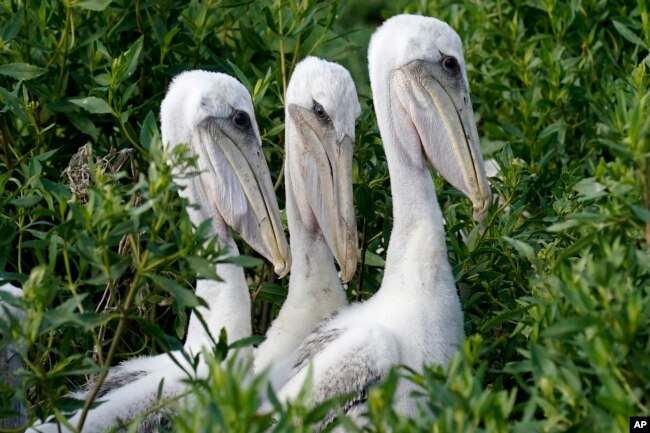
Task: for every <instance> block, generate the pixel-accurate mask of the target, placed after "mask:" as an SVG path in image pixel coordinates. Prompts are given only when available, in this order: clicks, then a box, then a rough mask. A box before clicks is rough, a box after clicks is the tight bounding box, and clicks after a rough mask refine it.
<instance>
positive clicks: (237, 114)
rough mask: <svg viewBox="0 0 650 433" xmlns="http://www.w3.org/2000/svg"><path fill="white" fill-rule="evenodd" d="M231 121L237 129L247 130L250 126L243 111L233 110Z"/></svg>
mask: <svg viewBox="0 0 650 433" xmlns="http://www.w3.org/2000/svg"><path fill="white" fill-rule="evenodd" d="M230 118H231V119H232V122H233V123H234V124H235V125H237V127H238V128H242V129H244V128H248V126H249V125H250V123H251V121H250V119H249V118H248V114H246V113H245V112H243V111H239V110H235V111H234V112H233V113H232V115H231V116H230Z"/></svg>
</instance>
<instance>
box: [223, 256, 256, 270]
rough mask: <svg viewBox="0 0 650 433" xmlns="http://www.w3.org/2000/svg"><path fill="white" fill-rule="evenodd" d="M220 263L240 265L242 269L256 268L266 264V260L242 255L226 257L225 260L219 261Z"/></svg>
mask: <svg viewBox="0 0 650 433" xmlns="http://www.w3.org/2000/svg"><path fill="white" fill-rule="evenodd" d="M219 263H230V264H233V265H239V266H241V267H242V268H254V267H255V266H259V265H261V264H262V263H264V260H262V259H258V258H255V257H250V256H243V255H242V256H231V257H226V258H225V259H222V260H219Z"/></svg>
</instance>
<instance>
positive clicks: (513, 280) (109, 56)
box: [0, 0, 650, 432]
mask: <svg viewBox="0 0 650 433" xmlns="http://www.w3.org/2000/svg"><path fill="white" fill-rule="evenodd" d="M403 11H407V12H416V13H423V14H426V15H432V16H436V17H439V18H441V19H443V20H445V21H447V22H449V23H450V24H451V25H452V27H453V28H455V29H456V30H457V31H458V32H459V34H460V35H461V37H462V39H463V41H464V44H465V56H466V61H467V65H468V76H469V80H470V85H471V92H472V99H473V102H474V109H475V112H476V115H477V116H478V118H479V131H480V134H481V136H482V147H483V151H484V155H485V156H486V158H494V159H495V160H496V161H497V163H498V166H499V168H500V175H499V177H495V178H493V179H492V188H493V191H494V192H495V193H496V194H498V196H499V202H498V203H497V204H495V205H494V206H493V208H492V209H491V211H490V213H489V215H488V216H487V218H486V220H485V221H484V222H483V223H481V224H476V223H474V222H473V221H472V219H471V209H470V205H469V203H468V201H467V200H466V199H464V198H462V197H461V195H460V194H459V193H458V192H456V191H455V190H453V189H452V188H450V187H449V186H447V185H445V184H444V182H443V181H442V180H441V179H439V178H437V179H436V187H437V190H438V193H439V199H440V201H441V205H442V207H443V211H444V214H445V218H446V221H447V225H446V228H447V233H448V239H449V252H450V260H451V261H452V265H453V269H454V271H455V275H456V279H457V283H458V286H459V289H460V293H461V297H462V301H463V308H464V311H465V319H466V334H467V335H468V338H467V341H466V343H465V347H464V349H463V350H462V353H460V354H459V356H458V357H457V358H456V359H454V361H453V362H452V363H451V365H450V366H449V367H448V368H447V369H446V370H444V371H443V370H442V369H440V368H437V367H434V366H431V367H430V368H427V369H426V370H425V371H424V374H422V375H412V374H411V373H409V372H405V371H402V370H399V373H400V374H404V375H407V376H409V377H411V379H412V380H415V381H416V382H417V383H419V384H421V392H422V393H423V394H424V395H426V396H427V397H428V398H427V401H428V402H429V404H428V410H427V411H425V412H423V414H422V416H420V417H418V418H416V419H412V420H405V419H401V418H400V417H398V416H396V415H395V414H394V413H393V411H392V410H391V407H390V399H391V395H392V390H393V389H394V386H395V380H396V377H397V376H396V375H394V376H391V378H390V379H389V380H387V382H386V383H385V384H384V385H382V386H379V387H377V388H376V389H373V390H372V391H371V392H370V395H369V401H370V413H369V426H368V427H367V430H368V431H377V432H380V431H386V428H387V427H388V426H390V427H391V428H392V431H394V432H400V431H405V432H406V431H409V432H411V431H435V432H458V431H463V432H488V431H490V432H505V431H513V432H537V431H539V432H564V431H572V432H581V431H590V432H618V431H620V432H623V431H627V429H628V417H629V416H633V415H650V284H649V279H650V257H649V256H648V241H649V240H650V168H649V164H650V159H649V158H650V157H649V156H648V155H649V151H650V143H649V140H650V138H649V137H650V109H649V104H650V90H649V83H650V77H649V74H648V72H647V69H648V68H650V57H649V49H650V18H649V17H650V14H649V5H648V3H647V1H645V0H642V1H641V2H638V3H635V2H626V1H624V0H615V1H605V0H571V1H569V2H560V1H556V0H526V1H524V0H510V1H501V0H484V1H471V0H463V1H453V2H452V1H445V0H430V1H420V2H415V3H414V2H406V1H403V2H385V3H384V2H381V1H375V2H373V4H372V5H367V4H366V2H360V1H350V2H348V3H345V4H342V5H338V4H330V3H326V2H323V3H320V2H311V1H304V2H300V3H297V2H290V1H287V2H282V1H278V2H275V3H273V4H266V2H256V1H246V0H242V1H230V0H224V1H207V2H199V1H191V2H189V3H186V2H176V1H161V2H157V1H146V2H131V1H128V0H115V1H110V0H82V1H74V2H73V1H64V2H58V1H47V0H42V1H40V2H39V1H35V0H25V1H17V0H9V1H5V2H3V3H0V113H1V115H0V166H1V167H2V168H1V170H0V203H1V206H0V234H1V235H0V267H1V269H3V271H2V273H1V274H0V278H2V279H4V280H7V281H9V280H11V281H14V282H20V283H21V284H22V287H23V290H24V292H25V297H24V299H23V300H20V301H18V300H15V299H9V297H6V299H5V300H6V301H8V302H10V303H19V304H20V305H21V307H22V308H24V309H25V311H26V313H27V317H28V319H29V320H27V321H24V322H14V323H11V324H10V325H8V326H7V327H5V328H3V329H2V330H1V331H2V333H3V335H4V338H3V340H2V341H1V342H0V347H6V346H7V345H8V344H10V343H13V344H14V345H15V346H14V347H15V349H16V350H17V351H18V352H19V354H20V356H21V357H22V359H23V360H24V362H25V368H24V369H23V370H22V371H21V372H20V378H21V381H22V382H21V386H19V387H18V388H14V387H10V386H8V385H4V384H0V396H1V397H0V417H5V416H8V415H10V412H9V401H10V400H11V399H12V398H13V399H18V400H20V401H22V402H24V403H25V404H26V406H27V407H28V408H29V410H28V417H29V420H30V421H31V420H34V419H36V418H42V417H44V416H45V415H47V414H51V413H57V414H58V416H62V414H63V412H62V411H64V410H67V409H70V407H71V405H74V403H73V402H72V403H71V402H70V401H67V400H65V399H61V398H60V397H62V396H63V395H64V394H65V393H66V392H68V391H69V390H71V389H74V388H75V387H77V386H79V385H80V384H82V383H84V382H85V380H86V378H87V377H88V375H91V374H95V373H98V372H104V371H105V367H106V366H109V365H112V364H115V363H117V362H119V361H120V360H123V359H126V358H128V357H131V356H134V355H135V354H152V353H158V352H160V351H163V350H167V349H169V348H177V347H179V346H180V343H179V341H180V339H181V338H182V335H183V333H184V330H185V325H186V317H187V312H188V311H189V310H188V309H189V308H191V307H193V306H196V305H197V303H198V302H200V301H199V300H198V299H196V297H194V295H193V292H192V291H191V290H190V289H191V285H192V284H193V282H194V281H195V280H196V278H197V275H199V276H204V277H210V276H212V274H213V272H211V271H210V269H213V268H214V265H215V264H216V263H217V262H218V260H219V255H220V252H219V251H218V250H217V249H216V246H215V244H214V242H213V243H206V241H207V235H206V231H205V228H201V227H200V228H198V229H196V230H192V227H191V224H190V222H189V220H188V218H187V216H186V215H185V214H184V212H183V210H182V209H183V207H184V206H186V205H187V203H185V202H183V200H181V199H180V198H179V197H178V195H177V194H176V186H175V185H174V184H173V182H172V181H171V176H170V173H169V169H168V166H167V165H166V164H165V161H166V159H167V158H175V159H176V161H178V163H179V164H183V165H185V166H186V167H187V169H188V171H191V167H192V161H191V160H188V159H187V157H186V156H185V155H183V153H182V152H181V153H178V154H175V155H165V154H164V152H163V151H162V147H161V145H160V140H159V134H158V132H157V128H156V122H155V118H156V115H157V113H158V105H159V103H160V101H161V99H162V95H163V94H164V92H165V90H166V86H167V84H168V82H169V80H170V78H171V77H172V76H173V75H174V74H176V73H178V72H180V71H182V70H185V69H189V68H204V69H209V70H218V71H225V72H227V73H230V74H232V75H234V76H236V77H237V78H238V79H240V80H241V81H242V82H243V83H244V85H245V86H246V87H248V89H249V90H250V91H251V93H252V95H253V100H254V103H255V107H256V111H257V120H258V123H259V125H260V130H261V133H262V136H263V141H264V144H265V152H266V155H267V159H268V161H269V166H270V169H271V173H272V176H273V177H274V179H277V187H278V192H279V199H280V200H279V201H280V207H281V208H282V207H284V205H283V197H282V196H283V194H282V193H281V191H282V187H281V185H282V175H281V173H282V154H283V119H282V117H283V108H282V107H283V94H284V89H285V88H286V83H287V81H288V78H289V76H290V74H291V71H292V68H293V67H294V66H295V64H296V62H297V61H299V60H300V59H301V58H303V57H305V56H307V55H309V54H317V55H321V56H323V57H325V58H329V59H332V60H336V61H339V62H341V63H342V64H343V65H344V66H347V67H348V68H350V70H351V71H352V72H353V75H354V76H355V79H356V81H357V84H358V89H359V93H360V97H361V100H362V105H363V107H364V108H365V110H364V112H363V114H362V116H361V118H360V119H359V122H358V124H357V147H356V151H355V186H354V191H355V200H356V206H357V216H358V227H359V239H360V254H361V256H360V257H361V262H362V266H361V267H360V268H359V270H358V272H357V276H356V277H355V279H354V280H353V281H352V283H351V284H350V286H349V289H348V293H349V297H350V299H351V300H359V299H364V298H366V297H368V296H370V295H371V294H372V293H373V292H374V291H376V290H377V288H378V287H379V284H380V282H381V278H382V265H383V254H384V252H385V248H386V245H385V243H386V241H387V239H388V238H389V233H390V224H391V218H390V214H391V201H390V193H389V185H390V183H389V179H388V175H387V167H386V162H385V159H384V156H383V150H382V149H381V142H380V140H379V137H378V132H377V129H376V126H375V120H374V115H373V112H372V106H371V95H370V92H369V87H368V85H367V77H366V72H365V65H366V62H365V55H366V54H365V47H366V45H367V40H368V36H369V34H370V33H371V32H372V31H373V29H374V28H375V27H376V25H378V24H379V23H380V22H381V20H382V19H383V18H386V17H388V16H391V15H394V14H395V13H399V12H403ZM85 144H90V146H89V147H87V148H86V153H85V154H84V155H85V156H84V155H81V156H78V157H77V159H76V161H77V162H78V163H79V164H78V165H79V167H81V168H79V167H77V168H76V171H75V168H74V167H73V169H72V171H71V170H70V169H69V170H68V171H65V169H66V168H67V167H68V164H69V161H70V159H71V158H72V156H73V155H75V154H76V153H77V151H78V149H79V148H80V147H81V146H82V145H85ZM111 149H115V150H121V149H133V152H132V154H131V157H130V159H129V160H128V161H129V162H128V163H125V162H124V161H122V164H121V167H122V168H121V169H117V171H116V172H113V170H112V168H113V167H116V165H115V162H116V160H115V159H114V158H116V157H115V155H116V152H115V151H113V153H110V152H111ZM75 167H76V166H75ZM75 175H79V176H76V177H75ZM80 178H83V179H88V180H89V183H88V186H87V199H86V200H87V201H83V200H82V199H81V197H79V196H78V195H75V196H73V195H72V194H71V193H70V186H69V185H68V184H69V181H68V180H66V179H73V183H74V182H76V181H75V180H74V179H77V181H78V179H80ZM84 185H85V184H84ZM246 251H247V252H248V253H251V252H250V251H248V250H246ZM247 272H248V273H249V276H250V278H251V280H250V281H251V295H252V297H253V299H254V301H255V314H254V320H255V326H256V330H257V332H258V333H260V334H261V333H263V332H264V330H265V329H266V327H267V326H268V324H269V322H270V320H272V318H273V317H274V315H275V314H276V313H277V310H278V308H279V306H280V305H281V302H282V300H283V299H284V296H285V294H286V286H287V281H286V280H280V281H277V280H273V277H272V270H271V269H270V268H269V266H268V265H266V264H265V265H258V266H256V267H254V268H251V269H249V270H248V271H247ZM244 376H245V373H244V372H243V371H242V370H241V366H238V365H236V364H231V363H226V364H225V365H221V364H219V363H218V362H212V363H211V367H210V377H209V378H208V379H207V380H206V381H197V382H194V383H193V385H192V387H193V388H192V389H193V393H194V394H195V395H196V399H195V401H194V402H193V403H192V407H191V409H189V408H188V409H187V410H183V408H182V405H181V406H178V405H179V403H177V402H170V403H169V404H170V405H172V406H174V407H178V408H179V409H180V416H179V418H178V420H177V421H176V425H175V428H176V429H178V430H180V431H262V430H264V429H266V428H268V427H269V425H270V424H271V421H272V420H271V417H270V416H256V415H255V408H256V407H257V399H258V394H259V393H263V392H265V390H264V389H263V381H261V380H260V381H253V382H247V381H245V380H243V378H244ZM82 404H83V402H82ZM86 404H88V403H87V402H86ZM334 404H335V402H328V403H325V404H324V405H323V406H321V407H317V408H309V407H306V406H304V405H303V404H302V403H301V402H300V401H299V402H296V403H295V404H292V405H289V406H288V407H280V406H279V405H276V408H275V413H274V414H273V416H272V418H273V419H275V421H277V423H275V424H272V430H273V431H310V430H311V429H312V428H313V426H314V425H315V424H316V423H317V422H318V420H319V419H321V418H322V417H324V416H325V415H326V413H327V412H328V411H329V410H330V409H331V408H332V407H334V406H333V405H334ZM432 414H433V415H435V418H434V417H433V416H432ZM340 422H342V423H344V424H345V425H347V426H348V427H349V428H350V430H351V431H354V429H353V427H351V426H350V425H349V422H347V421H346V420H345V419H344V417H342V419H341V420H340ZM0 431H3V430H0ZM5 431H6V430H5Z"/></svg>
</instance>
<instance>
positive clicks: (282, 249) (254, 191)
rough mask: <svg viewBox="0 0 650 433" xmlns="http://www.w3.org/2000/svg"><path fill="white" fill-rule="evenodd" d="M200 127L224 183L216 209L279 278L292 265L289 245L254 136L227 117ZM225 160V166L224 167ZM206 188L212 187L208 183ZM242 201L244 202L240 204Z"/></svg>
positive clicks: (209, 155)
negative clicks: (221, 196)
mask: <svg viewBox="0 0 650 433" xmlns="http://www.w3.org/2000/svg"><path fill="white" fill-rule="evenodd" d="M202 126H204V127H205V128H201V129H203V131H204V132H205V133H207V134H209V135H210V138H211V140H210V141H211V142H212V143H213V147H212V149H209V150H208V151H207V157H208V160H209V162H210V165H212V167H213V170H214V171H215V172H217V171H218V172H220V176H219V177H220V181H222V182H224V183H225V186H227V191H228V192H227V193H226V194H227V196H226V197H224V198H225V200H221V202H222V203H223V205H222V206H221V207H220V208H219V212H220V214H221V216H222V217H223V218H224V221H226V223H227V224H228V225H229V226H230V227H232V228H233V229H234V230H235V231H237V232H238V233H239V234H240V235H241V236H242V238H243V239H244V240H245V241H246V242H247V243H248V244H249V245H250V246H251V247H252V248H253V249H255V250H256V251H257V252H259V253H260V254H261V255H263V256H264V257H266V258H267V259H268V260H269V261H270V262H271V263H272V264H273V267H274V270H275V273H276V274H278V275H279V276H280V277H282V276H284V275H286V274H287V272H289V269H290V267H291V256H290V253H289V245H288V243H287V239H286V237H285V234H284V229H283V227H282V222H281V219H280V211H279V209H278V202H277V200H276V198H275V193H274V189H273V184H272V181H271V175H270V173H269V168H268V166H267V164H266V160H265V159H264V153H263V152H262V148H261V145H260V143H259V140H258V139H257V136H255V135H253V134H242V133H241V131H238V130H237V129H236V128H235V127H234V126H233V125H232V124H231V122H230V120H229V119H216V118H211V119H207V120H206V121H205V122H204V123H203V124H202ZM219 153H221V155H219ZM222 161H223V162H222ZM225 161H227V165H228V167H224V166H223V164H224V163H225ZM217 167H218V170H217V169H216V168H217ZM224 173H226V176H224ZM237 184H238V185H239V187H241V190H242V191H243V194H238V193H236V192H233V191H236V190H237ZM205 187H206V189H208V190H211V189H212V190H214V189H215V187H214V186H211V185H205ZM244 200H245V202H246V203H244V204H242V201H244Z"/></svg>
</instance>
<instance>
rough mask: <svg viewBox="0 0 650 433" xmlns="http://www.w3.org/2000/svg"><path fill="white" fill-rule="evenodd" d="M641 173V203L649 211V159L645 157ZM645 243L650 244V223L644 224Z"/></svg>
mask: <svg viewBox="0 0 650 433" xmlns="http://www.w3.org/2000/svg"><path fill="white" fill-rule="evenodd" d="M641 169H642V171H643V202H644V204H645V208H646V209H647V210H650V157H648V156H646V157H645V159H644V163H643V164H642V167H641ZM645 241H646V242H647V243H648V244H650V221H646V223H645Z"/></svg>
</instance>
